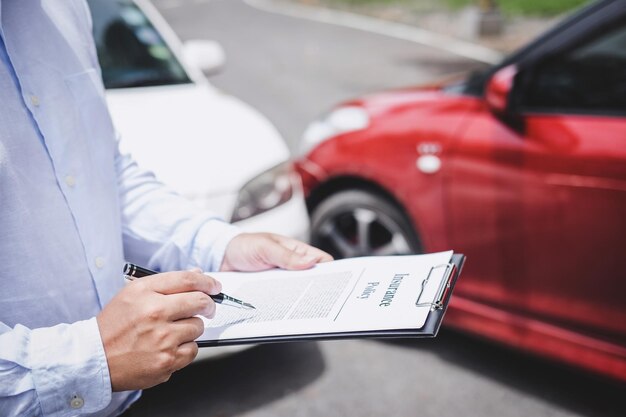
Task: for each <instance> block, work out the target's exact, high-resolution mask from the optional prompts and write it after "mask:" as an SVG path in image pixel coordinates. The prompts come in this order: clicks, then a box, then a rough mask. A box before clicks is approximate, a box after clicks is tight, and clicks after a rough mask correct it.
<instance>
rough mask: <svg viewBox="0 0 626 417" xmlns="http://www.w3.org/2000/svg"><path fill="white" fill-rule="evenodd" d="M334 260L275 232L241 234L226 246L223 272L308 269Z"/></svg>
mask: <svg viewBox="0 0 626 417" xmlns="http://www.w3.org/2000/svg"><path fill="white" fill-rule="evenodd" d="M332 260H333V257H332V256H330V255H329V254H327V253H326V252H324V251H322V250H319V249H317V248H314V247H313V246H310V245H307V244H306V243H304V242H300V241H298V240H295V239H291V238H288V237H284V236H280V235H275V234H272V233H242V234H240V235H238V236H235V237H234V238H233V240H231V242H230V243H229V244H228V246H227V247H226V253H225V254H224V260H223V261H222V266H221V268H220V271H262V270H264V269H270V268H275V267H279V268H283V269H307V268H310V267H312V266H313V265H315V264H316V263H319V262H328V261H332Z"/></svg>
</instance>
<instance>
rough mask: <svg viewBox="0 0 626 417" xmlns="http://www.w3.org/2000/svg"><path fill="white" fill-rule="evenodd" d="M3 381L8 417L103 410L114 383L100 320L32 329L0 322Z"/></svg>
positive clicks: (0, 389)
mask: <svg viewBox="0 0 626 417" xmlns="http://www.w3.org/2000/svg"><path fill="white" fill-rule="evenodd" d="M0 380H2V384H0V415H3V416H8V415H11V416H29V417H31V416H51V417H65V416H74V415H76V414H78V413H94V412H97V411H99V410H102V409H103V408H105V407H106V406H107V405H108V404H109V402H110V401H111V379H110V375H109V368H108V365H107V361H106V356H105V353H104V348H103V346H102V340H101V338H100V332H99V330H98V324H97V322H96V319H95V318H92V319H90V320H85V321H79V322H76V323H73V324H60V325H57V326H54V327H46V328H40V329H32V330H31V329H28V328H26V327H24V326H21V325H17V326H15V328H13V329H11V328H10V327H8V326H6V325H5V324H4V323H2V322H0Z"/></svg>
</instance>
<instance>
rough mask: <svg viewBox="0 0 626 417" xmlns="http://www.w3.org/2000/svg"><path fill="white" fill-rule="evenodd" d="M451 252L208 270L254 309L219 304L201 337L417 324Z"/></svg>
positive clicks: (422, 320)
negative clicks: (289, 267) (299, 266)
mask: <svg viewBox="0 0 626 417" xmlns="http://www.w3.org/2000/svg"><path fill="white" fill-rule="evenodd" d="M451 257H452V251H449V252H440V253H434V254H427V255H410V256H380V257H363V258H351V259H343V260H339V261H334V262H329V263H323V264H318V265H316V266H315V267H314V268H312V269H309V270H305V271H285V270H271V271H264V272H256V273H233V272H224V273H211V274H210V275H211V276H213V277H215V278H216V279H218V280H219V281H221V283H222V286H223V292H224V293H225V294H228V295H230V296H232V297H235V298H238V299H240V300H243V301H245V302H248V303H250V304H252V305H254V306H255V307H256V310H243V309H238V308H233V307H228V306H222V305H219V304H218V305H217V311H216V314H215V317H214V318H213V319H211V320H208V319H203V320H204V323H205V332H204V334H203V335H202V336H201V337H200V338H198V339H197V340H198V341H206V340H220V341H222V340H230V339H242V338H254V337H267V336H284V335H305V334H327V333H339V332H356V331H376V330H391V329H419V328H421V327H422V326H423V325H424V323H425V321H426V318H427V317H428V314H429V312H430V303H432V302H433V301H434V300H435V296H436V293H437V290H438V289H439V288H440V283H441V281H442V280H443V279H444V276H445V274H444V272H443V271H444V270H443V269H441V268H440V269H433V271H434V272H433V273H430V272H431V269H432V268H433V267H435V268H436V267H439V266H441V265H444V264H448V263H449V262H450V259H451ZM435 271H436V272H435ZM427 278H428V280H427ZM420 294H421V297H420V304H423V305H422V306H417V305H416V303H417V300H418V297H419V296H420Z"/></svg>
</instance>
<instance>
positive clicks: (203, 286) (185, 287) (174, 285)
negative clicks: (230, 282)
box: [141, 271, 222, 295]
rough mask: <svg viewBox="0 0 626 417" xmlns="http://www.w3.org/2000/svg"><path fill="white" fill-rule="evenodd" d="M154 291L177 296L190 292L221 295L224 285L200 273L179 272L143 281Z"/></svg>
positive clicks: (143, 279) (157, 275) (147, 278)
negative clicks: (177, 294)
mask: <svg viewBox="0 0 626 417" xmlns="http://www.w3.org/2000/svg"><path fill="white" fill-rule="evenodd" d="M141 282H142V283H145V284H144V285H147V286H148V287H149V288H150V289H152V290H153V291H156V292H158V293H161V294H176V293H182V292H189V291H202V292H203V293H206V294H213V295H215V294H219V293H220V291H222V284H221V283H220V282H219V281H217V280H216V279H214V278H212V277H210V276H208V275H205V274H200V273H198V272H191V271H179V272H166V273H163V274H156V275H151V276H148V277H145V278H142V279H141Z"/></svg>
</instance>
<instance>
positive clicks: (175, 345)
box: [97, 271, 222, 391]
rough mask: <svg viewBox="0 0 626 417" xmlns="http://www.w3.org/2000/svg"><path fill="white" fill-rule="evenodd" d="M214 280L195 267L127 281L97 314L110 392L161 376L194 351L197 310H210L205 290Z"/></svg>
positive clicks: (212, 288)
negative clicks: (195, 269) (194, 269)
mask: <svg viewBox="0 0 626 417" xmlns="http://www.w3.org/2000/svg"><path fill="white" fill-rule="evenodd" d="M221 290H222V285H221V284H220V282H219V281H216V280H215V279H213V278H211V277H209V276H206V275H204V274H201V273H199V272H192V271H188V272H168V273H163V274H157V275H151V276H148V277H145V278H141V279H139V280H136V281H133V282H131V283H129V284H128V285H126V287H125V288H124V289H123V290H122V291H120V292H119V294H117V295H116V296H115V297H114V298H113V299H112V300H111V302H110V303H109V304H107V305H106V306H105V307H104V309H103V310H102V311H101V312H100V314H98V316H97V322H98V327H99V329H100V335H101V337H102V342H103V344H104V351H105V354H106V357H107V361H108V364H109V372H110V374H111V386H112V388H113V391H127V390H135V389H142V388H149V387H151V386H154V385H157V384H160V383H162V382H165V381H167V380H168V379H169V378H170V376H171V374H172V373H173V372H174V371H177V370H179V369H181V368H183V367H185V366H186V365H188V364H189V363H190V362H191V361H192V360H193V359H194V358H195V357H196V354H197V353H198V345H197V344H196V342H194V340H195V339H196V338H198V337H200V336H201V335H202V333H203V331H204V325H203V323H202V320H201V319H200V318H198V317H194V316H195V315H196V314H201V315H203V316H205V317H207V318H211V317H213V315H214V314H215V303H214V302H213V300H212V299H211V298H210V297H209V294H213V295H215V294H218V293H219V292H220V291H221Z"/></svg>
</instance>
